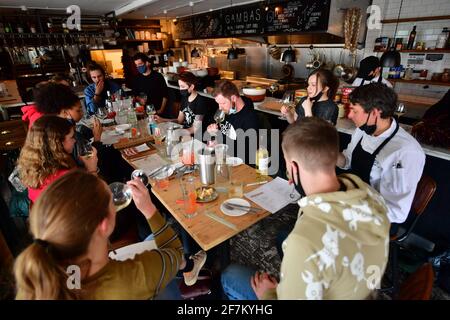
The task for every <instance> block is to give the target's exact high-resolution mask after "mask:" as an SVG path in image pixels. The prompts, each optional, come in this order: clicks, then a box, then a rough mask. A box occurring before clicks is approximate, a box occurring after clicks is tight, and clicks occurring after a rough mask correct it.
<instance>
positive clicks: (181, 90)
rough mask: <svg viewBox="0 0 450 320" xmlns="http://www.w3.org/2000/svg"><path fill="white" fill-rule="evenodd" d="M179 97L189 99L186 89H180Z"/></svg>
mask: <svg viewBox="0 0 450 320" xmlns="http://www.w3.org/2000/svg"><path fill="white" fill-rule="evenodd" d="M180 95H181V97H182V98H187V97H189V91H188V89H180Z"/></svg>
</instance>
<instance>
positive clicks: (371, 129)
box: [359, 113, 378, 136]
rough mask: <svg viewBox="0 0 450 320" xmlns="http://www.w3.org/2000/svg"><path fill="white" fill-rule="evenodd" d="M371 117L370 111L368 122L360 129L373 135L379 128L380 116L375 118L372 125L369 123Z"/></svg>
mask: <svg viewBox="0 0 450 320" xmlns="http://www.w3.org/2000/svg"><path fill="white" fill-rule="evenodd" d="M369 117H370V113H369V115H368V116H367V120H366V123H364V124H363V125H362V126H360V127H359V129H360V130H362V131H364V132H365V133H366V134H368V135H369V136H371V135H373V134H374V133H375V131H376V130H377V120H378V118H376V119H375V124H372V125H368V124H367V122H368V121H369Z"/></svg>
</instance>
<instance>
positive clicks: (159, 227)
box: [81, 212, 183, 300]
mask: <svg viewBox="0 0 450 320" xmlns="http://www.w3.org/2000/svg"><path fill="white" fill-rule="evenodd" d="M148 223H149V225H150V228H151V229H152V231H153V234H154V236H155V241H156V245H157V246H158V249H155V250H150V251H146V252H143V253H141V254H137V255H136V256H135V257H134V258H133V259H129V260H126V261H115V260H111V261H110V262H109V263H108V264H107V265H106V266H105V267H103V268H102V269H101V270H100V271H98V272H97V273H96V274H94V275H92V276H90V277H88V278H86V279H84V280H83V281H82V282H81V289H82V290H83V289H84V290H87V292H88V294H87V296H86V298H87V299H98V300H100V299H109V300H116V299H117V300H125V299H151V298H153V297H155V296H156V295H157V294H158V293H159V292H160V291H161V290H162V289H163V288H164V287H165V286H166V285H167V284H168V283H169V282H170V281H171V280H172V279H173V278H174V277H175V275H176V274H177V272H178V270H179V268H180V264H181V262H182V255H183V246H182V244H181V241H180V240H179V239H178V235H177V234H176V233H175V232H174V231H173V229H172V228H171V227H170V226H169V224H168V223H167V222H166V221H165V220H164V218H163V217H162V216H161V214H160V213H159V212H156V213H155V214H154V215H153V217H152V218H151V219H149V220H148Z"/></svg>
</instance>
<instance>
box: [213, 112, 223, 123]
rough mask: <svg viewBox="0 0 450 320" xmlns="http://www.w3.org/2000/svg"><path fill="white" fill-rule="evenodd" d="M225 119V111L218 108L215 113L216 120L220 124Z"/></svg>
mask: <svg viewBox="0 0 450 320" xmlns="http://www.w3.org/2000/svg"><path fill="white" fill-rule="evenodd" d="M224 120H225V112H224V111H223V110H221V109H217V111H216V113H215V114H214V121H215V122H216V123H217V125H219V124H220V123H222V122H223V121H224Z"/></svg>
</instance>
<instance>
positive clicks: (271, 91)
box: [269, 83, 280, 97]
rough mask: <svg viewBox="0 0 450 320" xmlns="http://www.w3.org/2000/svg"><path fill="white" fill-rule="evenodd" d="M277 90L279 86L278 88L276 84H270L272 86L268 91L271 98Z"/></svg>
mask: <svg viewBox="0 0 450 320" xmlns="http://www.w3.org/2000/svg"><path fill="white" fill-rule="evenodd" d="M279 88H280V86H279V85H278V84H276V83H272V84H271V85H270V86H269V91H270V93H271V94H272V97H273V94H274V93H275V92H277V91H278V89H279Z"/></svg>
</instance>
